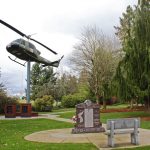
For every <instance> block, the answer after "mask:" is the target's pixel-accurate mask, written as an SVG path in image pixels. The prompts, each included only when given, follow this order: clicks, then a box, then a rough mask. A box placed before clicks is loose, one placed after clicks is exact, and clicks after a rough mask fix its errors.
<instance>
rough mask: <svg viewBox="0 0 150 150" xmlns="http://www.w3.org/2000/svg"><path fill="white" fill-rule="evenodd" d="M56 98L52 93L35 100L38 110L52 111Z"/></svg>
mask: <svg viewBox="0 0 150 150" xmlns="http://www.w3.org/2000/svg"><path fill="white" fill-rule="evenodd" d="M53 103H54V98H53V97H52V96H51V95H45V96H43V97H42V98H37V99H36V100H35V110H36V111H49V112H50V111H52V108H53Z"/></svg>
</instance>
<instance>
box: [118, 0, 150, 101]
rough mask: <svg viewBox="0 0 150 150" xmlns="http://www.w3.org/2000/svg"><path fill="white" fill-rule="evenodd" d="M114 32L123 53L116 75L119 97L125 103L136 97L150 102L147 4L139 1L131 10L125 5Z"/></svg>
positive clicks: (148, 11)
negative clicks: (118, 25)
mask: <svg viewBox="0 0 150 150" xmlns="http://www.w3.org/2000/svg"><path fill="white" fill-rule="evenodd" d="M116 29H117V33H116V34H117V35H118V37H119V38H120V41H121V44H122V49H123V51H124V54H125V55H124V57H123V59H122V61H121V62H120V63H119V65H118V68H117V73H116V79H117V80H118V81H119V89H120V92H119V93H120V94H119V95H120V96H121V97H122V99H126V100H129V99H130V100H132V99H136V98H137V97H138V98H140V99H144V100H145V102H149V98H148V97H149V95H150V93H149V85H150V79H149V76H150V61H149V60H150V2H149V1H148V0H139V2H138V5H137V6H135V8H134V9H133V8H132V7H131V6H128V7H127V10H126V13H123V18H121V19H120V27H116Z"/></svg>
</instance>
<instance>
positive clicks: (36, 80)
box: [31, 63, 56, 100]
mask: <svg viewBox="0 0 150 150" xmlns="http://www.w3.org/2000/svg"><path fill="white" fill-rule="evenodd" d="M55 83H56V77H55V73H54V72H53V68H52V67H42V65H40V64H38V63H35V64H34V65H33V67H32V70H31V93H32V99H33V100H35V99H36V98H40V97H43V96H44V95H52V96H53V95H54V92H53V90H54V85H55Z"/></svg>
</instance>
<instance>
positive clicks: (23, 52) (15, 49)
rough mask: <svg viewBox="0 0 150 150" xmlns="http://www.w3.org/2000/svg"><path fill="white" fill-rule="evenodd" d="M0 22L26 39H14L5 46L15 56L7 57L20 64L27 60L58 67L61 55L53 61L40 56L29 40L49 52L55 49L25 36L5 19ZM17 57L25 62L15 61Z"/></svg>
mask: <svg viewBox="0 0 150 150" xmlns="http://www.w3.org/2000/svg"><path fill="white" fill-rule="evenodd" d="M0 23H1V24H3V25H5V26H6V27H8V28H10V29H11V30H13V31H15V32H16V33H18V34H19V35H21V36H22V37H25V38H27V39H28V41H27V40H24V39H23V38H20V39H16V40H14V41H12V42H11V43H10V44H8V45H7V46H6V49H7V51H8V52H9V53H11V54H12V55H14V56H15V57H16V58H15V59H12V58H11V57H10V56H8V57H9V59H11V60H12V61H14V62H16V63H18V64H20V65H23V66H25V63H26V62H28V61H30V62H37V63H41V64H42V66H43V67H45V66H52V67H58V66H59V63H60V61H61V60H62V58H63V56H62V57H61V58H60V59H59V60H56V61H53V62H51V61H49V60H47V59H45V58H43V57H42V56H40V54H41V52H40V51H39V50H37V48H36V47H35V45H34V44H32V43H31V42H30V41H29V40H31V41H34V42H36V43H38V44H40V45H41V46H43V47H44V48H46V49H48V50H49V51H50V52H52V53H54V54H55V55H56V54H57V53H56V52H55V51H53V50H52V49H50V48H49V47H47V46H46V45H44V44H42V43H41V42H39V41H37V40H35V39H32V38H31V35H29V36H27V35H26V34H24V33H23V32H21V31H19V30H18V29H16V28H14V27H13V26H11V25H10V24H8V23H6V22H5V21H3V20H0ZM17 58H19V59H21V60H24V61H25V63H24V64H22V63H20V62H18V61H16V60H17Z"/></svg>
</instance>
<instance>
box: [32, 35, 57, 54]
mask: <svg viewBox="0 0 150 150" xmlns="http://www.w3.org/2000/svg"><path fill="white" fill-rule="evenodd" d="M30 40H32V41H34V42H36V43H38V44H40V45H42V46H43V47H45V48H46V49H48V50H49V51H51V52H52V53H54V54H57V53H56V52H55V51H53V50H52V49H50V48H49V47H47V46H46V45H44V44H42V43H40V42H39V41H37V40H35V39H32V38H30Z"/></svg>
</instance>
